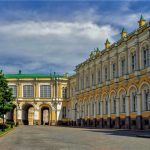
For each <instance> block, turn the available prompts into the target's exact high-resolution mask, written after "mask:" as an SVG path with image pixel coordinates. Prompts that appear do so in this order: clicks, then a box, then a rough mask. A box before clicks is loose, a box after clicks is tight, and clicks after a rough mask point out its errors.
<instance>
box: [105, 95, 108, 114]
mask: <svg viewBox="0 0 150 150" xmlns="http://www.w3.org/2000/svg"><path fill="white" fill-rule="evenodd" d="M104 114H108V100H107V97H105V98H104Z"/></svg>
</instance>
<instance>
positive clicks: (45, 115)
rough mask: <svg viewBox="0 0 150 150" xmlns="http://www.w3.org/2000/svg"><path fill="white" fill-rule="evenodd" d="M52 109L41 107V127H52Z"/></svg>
mask: <svg viewBox="0 0 150 150" xmlns="http://www.w3.org/2000/svg"><path fill="white" fill-rule="evenodd" d="M50 110H51V109H50V107H49V106H48V105H43V106H41V111H40V118H41V119H40V122H41V125H50V123H51V121H50V120H51V118H50V117H51V115H50V113H51V111H50Z"/></svg>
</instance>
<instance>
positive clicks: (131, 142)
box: [0, 126, 150, 150]
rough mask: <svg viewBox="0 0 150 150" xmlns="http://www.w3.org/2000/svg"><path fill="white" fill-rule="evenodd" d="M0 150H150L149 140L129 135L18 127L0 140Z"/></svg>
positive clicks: (40, 127)
mask: <svg viewBox="0 0 150 150" xmlns="http://www.w3.org/2000/svg"><path fill="white" fill-rule="evenodd" d="M0 150H150V139H149V138H138V137H135V132H129V131H117V130H104V129H103V130H102V129H79V128H65V127H49V126H21V127H17V128H16V129H15V130H14V131H12V132H11V133H9V134H7V135H5V136H3V137H0Z"/></svg>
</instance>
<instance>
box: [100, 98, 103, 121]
mask: <svg viewBox="0 0 150 150" xmlns="http://www.w3.org/2000/svg"><path fill="white" fill-rule="evenodd" d="M100 103H101V106H100V107H101V112H100V113H101V118H102V117H103V101H100Z"/></svg>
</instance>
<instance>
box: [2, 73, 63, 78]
mask: <svg viewBox="0 0 150 150" xmlns="http://www.w3.org/2000/svg"><path fill="white" fill-rule="evenodd" d="M4 76H5V78H54V77H65V76H64V75H58V74H5V75H4Z"/></svg>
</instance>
